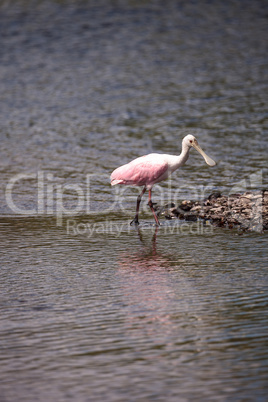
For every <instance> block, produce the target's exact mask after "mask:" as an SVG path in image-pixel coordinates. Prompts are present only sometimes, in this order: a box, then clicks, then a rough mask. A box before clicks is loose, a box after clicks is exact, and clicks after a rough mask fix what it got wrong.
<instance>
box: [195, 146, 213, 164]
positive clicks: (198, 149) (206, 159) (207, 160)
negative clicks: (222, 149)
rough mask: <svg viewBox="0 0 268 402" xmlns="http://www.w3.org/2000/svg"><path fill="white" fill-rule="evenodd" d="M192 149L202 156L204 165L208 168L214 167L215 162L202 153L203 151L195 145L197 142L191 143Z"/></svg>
mask: <svg viewBox="0 0 268 402" xmlns="http://www.w3.org/2000/svg"><path fill="white" fill-rule="evenodd" d="M193 147H194V148H195V149H196V150H197V151H198V152H199V153H200V154H201V155H202V156H203V158H204V159H205V161H206V163H207V164H208V165H209V166H215V165H216V162H215V161H214V160H213V159H211V158H210V157H209V156H208V155H207V154H206V153H205V152H204V151H203V149H202V148H201V147H200V146H199V145H198V144H197V142H194V143H193Z"/></svg>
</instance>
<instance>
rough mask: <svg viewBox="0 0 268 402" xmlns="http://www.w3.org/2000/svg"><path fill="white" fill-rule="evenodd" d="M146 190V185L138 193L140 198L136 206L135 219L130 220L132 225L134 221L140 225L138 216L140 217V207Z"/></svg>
mask: <svg viewBox="0 0 268 402" xmlns="http://www.w3.org/2000/svg"><path fill="white" fill-rule="evenodd" d="M145 191H146V187H144V188H143V190H142V192H141V193H140V194H139V195H138V198H137V206H136V215H135V218H134V219H133V221H131V222H130V224H131V225H132V224H133V223H134V224H135V225H138V224H139V219H138V217H139V209H140V203H141V197H142V196H143V194H144V193H145Z"/></svg>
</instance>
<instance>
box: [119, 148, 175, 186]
mask: <svg viewBox="0 0 268 402" xmlns="http://www.w3.org/2000/svg"><path fill="white" fill-rule="evenodd" d="M163 156H164V155H160V154H149V155H145V156H141V157H139V158H137V159H134V160H133V161H131V162H129V163H127V164H126V165H123V166H120V167H119V168H117V169H115V170H114V171H113V173H112V175H111V185H112V186H114V185H115V184H126V185H130V186H146V188H147V189H150V188H152V186H153V185H154V184H155V183H158V182H159V181H162V180H165V179H167V177H168V173H169V165H168V162H167V161H165V159H164V158H163Z"/></svg>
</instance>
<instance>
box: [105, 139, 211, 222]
mask: <svg viewBox="0 0 268 402" xmlns="http://www.w3.org/2000/svg"><path fill="white" fill-rule="evenodd" d="M191 147H194V148H195V149H196V150H197V151H198V152H199V153H200V154H201V155H202V156H203V158H204V159H205V161H206V163H207V164H208V165H209V166H215V165H216V162H214V160H213V159H211V158H210V157H209V156H207V155H206V154H205V152H204V151H203V150H202V148H201V147H200V146H199V145H198V142H197V140H196V138H195V137H194V136H193V135H191V134H189V135H187V136H186V137H184V138H183V140H182V151H181V154H180V155H179V156H177V155H167V154H149V155H145V156H141V157H139V158H137V159H134V160H133V161H131V162H129V163H127V164H126V165H123V166H120V167H119V168H117V169H115V170H114V171H113V173H112V174H111V185H112V186H114V185H116V184H125V185H130V186H144V187H143V190H142V192H141V193H140V195H139V196H138V198H137V206H136V215H135V218H134V219H133V221H132V222H131V223H130V224H132V223H134V224H136V225H138V224H139V220H138V217H139V208H140V202H141V197H142V196H143V194H144V193H145V191H146V190H148V191H149V200H148V205H149V207H150V208H151V211H152V213H153V216H154V219H155V222H156V225H157V226H159V225H160V223H159V220H158V217H157V215H156V213H155V210H154V208H153V203H152V199H151V197H152V187H153V185H154V184H156V183H159V182H160V181H162V180H166V179H167V178H168V177H169V176H170V175H171V173H173V172H174V171H175V170H176V169H178V168H179V167H181V166H183V165H184V164H185V162H186V161H187V159H188V157H189V152H190V149H191Z"/></svg>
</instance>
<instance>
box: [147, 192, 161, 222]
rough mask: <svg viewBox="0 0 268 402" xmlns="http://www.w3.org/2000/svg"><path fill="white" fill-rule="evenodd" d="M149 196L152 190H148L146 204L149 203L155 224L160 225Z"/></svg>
mask: <svg viewBox="0 0 268 402" xmlns="http://www.w3.org/2000/svg"><path fill="white" fill-rule="evenodd" d="M151 198H152V190H149V200H148V205H149V207H150V208H151V211H152V213H153V216H154V220H155V223H156V224H157V226H160V222H159V220H158V217H157V215H156V213H155V210H154V206H153V202H152V199H151Z"/></svg>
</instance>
